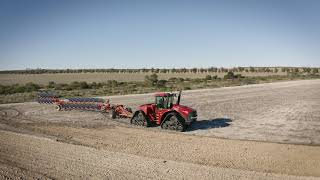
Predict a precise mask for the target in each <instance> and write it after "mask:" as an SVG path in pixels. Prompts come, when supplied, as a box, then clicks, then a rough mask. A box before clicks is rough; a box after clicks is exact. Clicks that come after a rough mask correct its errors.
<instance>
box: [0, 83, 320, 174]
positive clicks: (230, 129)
mask: <svg viewBox="0 0 320 180" xmlns="http://www.w3.org/2000/svg"><path fill="white" fill-rule="evenodd" d="M319 89H320V80H305V81H291V82H281V83H270V84H259V85H250V86H242V87H230V88H220V89H210V90H193V91H186V92H183V98H182V102H181V103H182V104H185V105H189V106H191V107H194V108H195V109H197V110H198V114H199V121H198V122H196V123H195V124H194V125H193V126H192V127H191V128H189V129H188V131H187V132H184V133H177V132H170V131H164V130H161V129H160V128H157V127H154V128H139V127H134V126H131V125H130V124H129V123H128V119H121V120H117V121H112V120H110V119H108V118H106V117H104V116H103V115H102V114H100V113H97V112H86V111H62V112H57V111H55V110H54V108H53V107H52V106H50V105H39V104H37V103H20V104H7V105H0V116H1V118H0V145H1V146H0V179H2V178H20V177H23V178H27V179H29V178H43V179H56V178H57V179H65V178H67V179H79V178H83V179H101V178H104V179H195V178H200V179H319V177H320V146H319V144H320V91H319ZM110 99H111V101H112V102H113V103H123V104H127V105H129V106H132V107H136V106H137V105H139V104H141V103H146V102H151V101H152V99H153V97H152V94H145V95H127V96H113V97H110ZM252 140H253V141H252Z"/></svg>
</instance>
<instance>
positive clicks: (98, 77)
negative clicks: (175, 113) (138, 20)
mask: <svg viewBox="0 0 320 180" xmlns="http://www.w3.org/2000/svg"><path fill="white" fill-rule="evenodd" d="M150 74H151V73H58V74H0V84H2V85H11V84H16V83H18V84H25V83H28V82H33V83H36V84H48V82H50V81H54V82H56V83H70V82H73V81H87V82H106V81H108V80H116V81H121V82H130V81H144V78H145V76H146V75H150ZM225 74H226V73H198V74H196V73H159V74H158V76H159V79H165V80H168V79H169V78H172V77H176V78H186V77H188V78H204V77H206V75H217V76H219V77H223V76H224V75H225ZM241 74H242V75H244V76H271V75H286V73H283V72H278V73H245V72H244V73H241Z"/></svg>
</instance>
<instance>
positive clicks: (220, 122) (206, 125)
mask: <svg viewBox="0 0 320 180" xmlns="http://www.w3.org/2000/svg"><path fill="white" fill-rule="evenodd" d="M229 122H232V120H231V119H229V118H216V119H211V120H200V121H196V122H194V123H193V124H192V125H191V127H189V128H188V129H187V131H195V130H204V129H212V128H223V127H228V126H230V123H229Z"/></svg>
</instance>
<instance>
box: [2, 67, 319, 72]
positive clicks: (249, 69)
mask: <svg viewBox="0 0 320 180" xmlns="http://www.w3.org/2000/svg"><path fill="white" fill-rule="evenodd" d="M319 71H320V69H319V68H311V67H234V68H223V67H219V68H218V67H209V68H141V69H114V68H109V69H40V68H38V69H25V70H4V71H0V74H56V73H227V72H234V73H244V72H248V73H249V72H251V73H278V72H283V73H313V74H316V73H319Z"/></svg>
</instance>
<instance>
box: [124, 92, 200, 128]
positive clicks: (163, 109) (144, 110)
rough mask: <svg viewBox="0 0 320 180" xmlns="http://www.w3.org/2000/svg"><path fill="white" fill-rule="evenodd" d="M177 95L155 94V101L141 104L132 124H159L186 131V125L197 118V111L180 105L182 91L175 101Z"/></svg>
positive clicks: (163, 126) (132, 119) (147, 125)
mask: <svg viewBox="0 0 320 180" xmlns="http://www.w3.org/2000/svg"><path fill="white" fill-rule="evenodd" d="M176 96H177V94H175V93H157V94H155V102H154V103H151V104H144V105H141V106H139V109H138V110H137V111H136V112H135V113H134V114H133V116H132V118H131V121H130V122H131V124H134V125H138V126H146V127H149V126H151V125H152V124H157V125H160V126H161V128H162V129H169V130H175V131H184V130H185V129H186V126H188V125H191V124H192V122H194V121H196V120H197V111H196V110H195V109H192V108H190V107H187V106H183V105H180V98H181V91H180V92H179V94H178V98H177V101H176V103H174V98H175V97H176Z"/></svg>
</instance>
